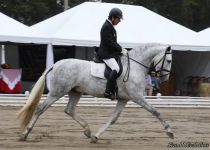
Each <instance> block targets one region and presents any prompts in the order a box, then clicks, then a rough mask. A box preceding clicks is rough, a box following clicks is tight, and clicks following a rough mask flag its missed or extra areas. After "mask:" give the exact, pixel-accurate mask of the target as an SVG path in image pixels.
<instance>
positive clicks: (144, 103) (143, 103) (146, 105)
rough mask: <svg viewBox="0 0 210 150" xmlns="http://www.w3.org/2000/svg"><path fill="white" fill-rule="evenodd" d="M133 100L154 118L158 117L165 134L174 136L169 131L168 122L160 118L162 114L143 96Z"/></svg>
mask: <svg viewBox="0 0 210 150" xmlns="http://www.w3.org/2000/svg"><path fill="white" fill-rule="evenodd" d="M133 102H135V103H136V104H138V105H140V106H142V107H143V108H144V109H146V110H147V111H149V112H150V113H152V114H153V115H154V116H155V117H156V118H158V119H159V121H160V122H161V124H162V125H163V127H164V129H165V130H166V134H167V135H168V136H169V137H170V138H172V139H173V138H174V134H173V132H172V131H171V127H170V125H169V124H168V123H166V122H165V120H164V119H163V118H162V116H161V115H160V113H159V112H158V111H157V110H156V109H155V108H154V107H153V106H152V105H150V104H149V103H148V102H147V101H146V100H145V98H144V97H143V96H142V97H141V99H137V100H133Z"/></svg>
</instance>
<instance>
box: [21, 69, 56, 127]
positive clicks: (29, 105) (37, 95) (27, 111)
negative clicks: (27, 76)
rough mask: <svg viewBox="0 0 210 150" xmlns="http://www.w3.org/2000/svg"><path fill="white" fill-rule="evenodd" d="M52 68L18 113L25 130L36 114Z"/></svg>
mask: <svg viewBox="0 0 210 150" xmlns="http://www.w3.org/2000/svg"><path fill="white" fill-rule="evenodd" d="M52 68H53V66H52V67H50V68H48V69H47V70H45V72H44V73H43V74H42V76H41V77H39V79H38V81H37V82H36V84H35V85H34V87H33V88H32V90H31V93H30V95H29V97H28V100H27V101H26V104H25V105H24V106H23V107H22V108H21V109H20V110H19V112H18V113H17V118H18V119H20V126H21V128H23V129H24V128H25V127H26V126H27V125H28V123H29V122H30V120H31V118H32V116H33V114H34V111H35V109H36V107H37V105H38V103H39V101H40V99H41V96H42V94H43V92H44V87H45V78H46V75H47V74H48V73H49V72H50V71H51V70H52Z"/></svg>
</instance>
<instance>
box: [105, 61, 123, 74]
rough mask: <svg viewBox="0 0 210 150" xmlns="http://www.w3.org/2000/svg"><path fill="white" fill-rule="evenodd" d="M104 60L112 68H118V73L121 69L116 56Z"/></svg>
mask: <svg viewBox="0 0 210 150" xmlns="http://www.w3.org/2000/svg"><path fill="white" fill-rule="evenodd" d="M103 61H104V62H105V63H106V64H107V66H109V67H110V68H111V69H112V70H116V71H117V73H118V72H119V71H120V67H119V65H118V64H117V62H116V60H115V59H114V58H109V59H103Z"/></svg>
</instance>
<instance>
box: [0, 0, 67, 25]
mask: <svg viewBox="0 0 210 150" xmlns="http://www.w3.org/2000/svg"><path fill="white" fill-rule="evenodd" d="M62 10H63V8H62V6H61V5H59V4H58V3H57V2H56V0H45V1H44V0H0V12H2V13H4V14H6V15H8V16H10V17H12V18H14V19H16V20H19V21H21V22H23V23H24V24H26V25H32V24H35V23H37V22H40V21H42V20H44V19H46V18H48V17H51V16H53V15H55V14H57V13H60V12H61V11H62Z"/></svg>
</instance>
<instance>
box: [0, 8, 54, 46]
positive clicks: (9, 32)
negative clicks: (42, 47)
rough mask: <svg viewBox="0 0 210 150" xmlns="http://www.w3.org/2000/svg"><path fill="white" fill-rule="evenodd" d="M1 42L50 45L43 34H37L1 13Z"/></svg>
mask: <svg viewBox="0 0 210 150" xmlns="http://www.w3.org/2000/svg"><path fill="white" fill-rule="evenodd" d="M0 20H1V21H0V42H14V43H40V44H47V43H50V39H49V38H46V37H45V36H44V35H43V34H42V33H39V34H38V33H35V32H33V31H31V29H30V28H29V27H28V26H26V25H24V24H22V23H20V22H18V21H16V20H14V19H13V18H10V17H8V16H6V15H4V14H2V13H1V12H0Z"/></svg>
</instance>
